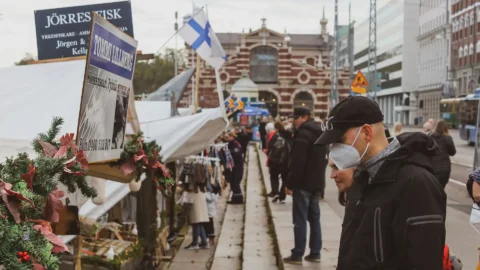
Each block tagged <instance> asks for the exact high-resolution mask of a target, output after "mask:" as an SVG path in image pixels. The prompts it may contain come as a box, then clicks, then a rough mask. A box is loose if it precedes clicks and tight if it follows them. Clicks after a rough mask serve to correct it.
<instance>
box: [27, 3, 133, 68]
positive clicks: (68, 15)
mask: <svg viewBox="0 0 480 270" xmlns="http://www.w3.org/2000/svg"><path fill="white" fill-rule="evenodd" d="M92 11H95V12H96V13H98V14H99V15H100V16H102V17H103V18H105V19H107V20H108V21H109V22H111V23H113V24H114V25H115V26H116V27H118V28H120V29H121V30H122V31H124V32H125V33H127V34H128V35H130V36H132V37H133V22H132V6H131V4H130V1H123V2H113V3H106V4H98V5H88V6H76V7H67V8H55V9H45V10H36V11H35V28H36V32H37V50H38V60H45V59H54V58H64V57H75V56H83V55H86V54H87V49H88V44H89V40H88V38H89V36H90V25H91V19H92V16H91V13H92Z"/></svg>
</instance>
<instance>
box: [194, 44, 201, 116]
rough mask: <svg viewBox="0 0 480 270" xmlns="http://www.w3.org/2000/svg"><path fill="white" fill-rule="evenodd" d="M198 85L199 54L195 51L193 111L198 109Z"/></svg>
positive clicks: (195, 111)
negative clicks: (195, 68) (195, 69)
mask: <svg viewBox="0 0 480 270" xmlns="http://www.w3.org/2000/svg"><path fill="white" fill-rule="evenodd" d="M199 86H200V55H199V54H198V53H197V71H196V72H195V96H194V98H193V113H197V110H198V92H199Z"/></svg>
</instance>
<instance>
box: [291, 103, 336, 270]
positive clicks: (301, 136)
mask: <svg viewBox="0 0 480 270" xmlns="http://www.w3.org/2000/svg"><path fill="white" fill-rule="evenodd" d="M292 117H293V119H294V120H293V125H294V126H295V129H296V131H295V134H294V136H293V143H292V150H291V153H290V160H291V165H290V173H289V175H288V178H287V183H286V188H285V192H286V194H287V195H292V199H293V206H292V216H293V224H294V228H293V232H294V236H295V247H294V248H293V249H292V251H291V255H290V256H289V257H286V258H284V259H283V261H284V262H285V263H289V264H302V262H303V259H305V260H306V261H311V262H320V256H321V254H320V251H321V249H322V231H321V227H320V205H319V201H320V196H321V191H322V190H323V189H324V184H325V169H326V162H327V159H326V153H327V148H326V146H315V145H314V143H315V140H316V139H317V138H318V137H319V136H320V135H321V134H322V129H321V126H320V125H317V124H315V123H314V121H313V119H312V117H311V112H310V110H309V109H308V108H305V107H298V108H295V109H294V111H293V115H292ZM322 178H323V183H322V181H321V179H322ZM307 221H308V222H309V224H310V241H309V246H310V254H309V255H307V256H305V258H303V255H304V254H305V246H306V243H307Z"/></svg>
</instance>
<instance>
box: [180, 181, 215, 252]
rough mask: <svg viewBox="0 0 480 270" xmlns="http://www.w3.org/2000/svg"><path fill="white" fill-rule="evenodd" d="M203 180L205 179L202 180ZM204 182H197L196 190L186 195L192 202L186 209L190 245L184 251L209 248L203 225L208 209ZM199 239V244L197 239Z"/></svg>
mask: <svg viewBox="0 0 480 270" xmlns="http://www.w3.org/2000/svg"><path fill="white" fill-rule="evenodd" d="M203 180H205V179H203ZM205 184H206V183H205V182H197V183H196V190H189V191H188V194H189V196H190V198H191V199H192V201H193V204H192V206H191V207H190V208H189V209H188V220H189V222H190V225H191V226H192V243H190V244H189V245H187V246H186V247H185V249H186V250H198V249H208V248H210V243H209V242H208V240H207V235H206V232H205V229H204V227H203V223H205V222H208V221H209V219H208V208H207V200H206V197H205V192H206V189H205ZM199 237H200V241H201V242H200V244H198V238H199Z"/></svg>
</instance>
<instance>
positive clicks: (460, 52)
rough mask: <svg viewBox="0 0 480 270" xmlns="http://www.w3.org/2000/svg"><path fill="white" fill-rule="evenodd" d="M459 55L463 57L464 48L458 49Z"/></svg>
mask: <svg viewBox="0 0 480 270" xmlns="http://www.w3.org/2000/svg"><path fill="white" fill-rule="evenodd" d="M458 57H463V48H462V47H460V49H459V50H458Z"/></svg>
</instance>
